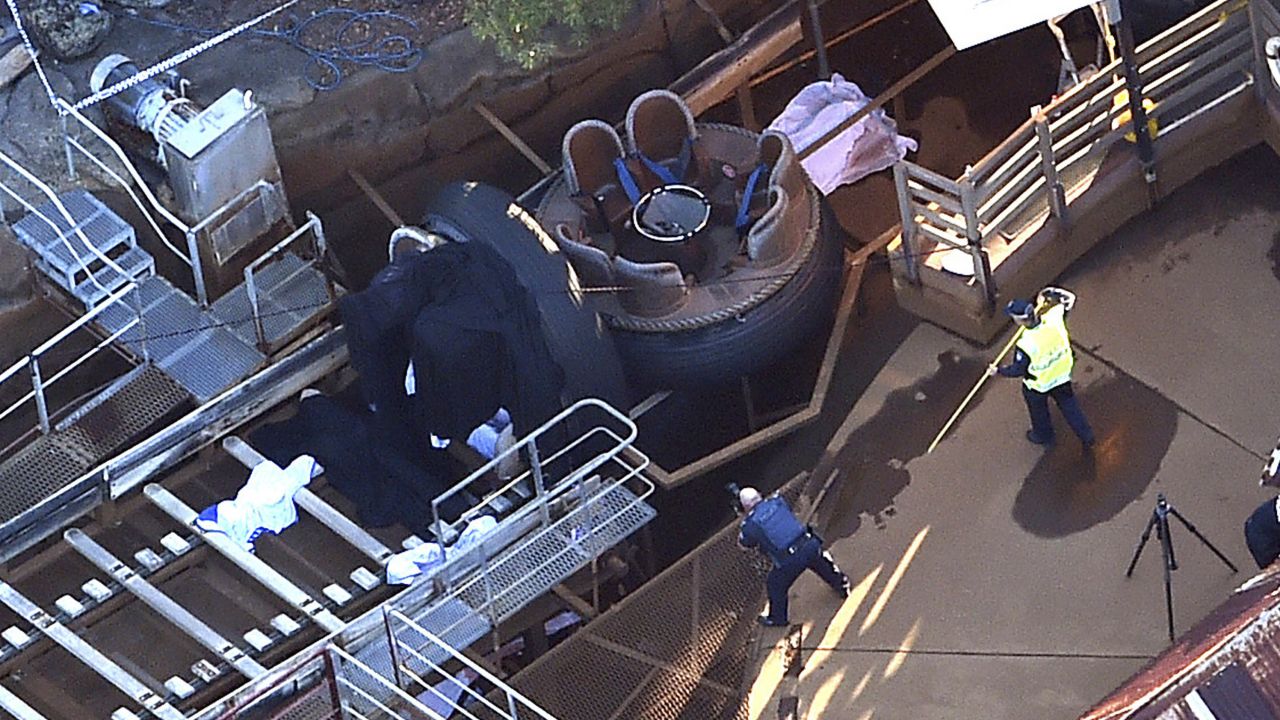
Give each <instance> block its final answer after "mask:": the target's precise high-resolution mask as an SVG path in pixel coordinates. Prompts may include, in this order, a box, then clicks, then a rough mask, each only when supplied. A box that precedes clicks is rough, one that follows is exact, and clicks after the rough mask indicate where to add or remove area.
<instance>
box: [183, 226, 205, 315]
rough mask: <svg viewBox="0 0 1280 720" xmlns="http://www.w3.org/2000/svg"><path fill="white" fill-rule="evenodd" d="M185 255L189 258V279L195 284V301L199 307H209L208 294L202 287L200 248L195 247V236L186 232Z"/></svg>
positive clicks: (202, 266) (202, 267) (202, 265)
mask: <svg viewBox="0 0 1280 720" xmlns="http://www.w3.org/2000/svg"><path fill="white" fill-rule="evenodd" d="M186 235H187V254H188V255H190V256H191V277H192V279H193V280H195V283H196V300H197V301H198V302H199V303H200V307H202V308H206V309H207V308H208V307H209V292H208V291H207V290H205V287H204V264H203V263H201V262H200V248H198V247H196V234H195V233H194V232H192V231H190V230H188V231H187V233H186Z"/></svg>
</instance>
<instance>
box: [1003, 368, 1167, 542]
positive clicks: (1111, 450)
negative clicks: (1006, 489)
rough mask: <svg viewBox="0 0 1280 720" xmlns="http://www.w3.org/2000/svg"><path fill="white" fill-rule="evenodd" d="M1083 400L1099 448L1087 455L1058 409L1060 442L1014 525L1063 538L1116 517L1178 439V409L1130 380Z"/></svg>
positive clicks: (1107, 383)
mask: <svg viewBox="0 0 1280 720" xmlns="http://www.w3.org/2000/svg"><path fill="white" fill-rule="evenodd" d="M1080 398H1081V404H1082V405H1083V407H1084V411H1085V414H1086V415H1087V416H1088V417H1089V421H1090V422H1091V423H1092V424H1093V426H1094V432H1096V433H1097V436H1098V444H1097V446H1096V447H1095V448H1094V451H1093V453H1092V455H1088V454H1085V453H1083V452H1082V451H1081V449H1080V444H1079V443H1078V442H1077V441H1076V439H1075V436H1074V435H1073V434H1072V433H1071V430H1070V429H1069V428H1067V427H1066V423H1064V422H1062V418H1061V416H1059V415H1057V414H1056V413H1057V411H1056V410H1055V411H1053V412H1054V425H1055V426H1056V429H1057V431H1058V440H1057V443H1056V444H1055V445H1054V446H1053V447H1051V448H1049V449H1048V450H1046V451H1045V453H1044V455H1043V456H1042V457H1041V458H1040V461H1039V462H1037V463H1036V466H1035V467H1034V468H1032V470H1031V473H1030V474H1029V475H1027V479H1026V482H1025V483H1023V486H1022V489H1021V490H1019V491H1018V496H1017V498H1016V499H1015V500H1014V504H1013V518H1014V520H1016V521H1017V523H1018V525H1020V526H1021V527H1023V528H1024V529H1026V530H1027V531H1028V532H1030V533H1032V534H1033V535H1038V536H1040V537H1063V536H1066V535H1070V534H1072V533H1077V532H1080V531H1082V530H1087V529H1089V528H1091V527H1093V526H1094V525H1097V524H1099V523H1102V522H1105V521H1107V520H1110V519H1111V518H1113V517H1115V516H1116V515H1117V514H1118V513H1119V512H1120V511H1121V510H1123V509H1124V508H1125V507H1126V506H1128V505H1129V504H1130V503H1132V502H1133V501H1134V500H1136V499H1137V498H1138V497H1139V496H1140V495H1142V492H1143V491H1144V490H1145V489H1146V487H1147V486H1148V485H1149V484H1151V481H1152V480H1154V479H1155V476H1156V472H1157V471H1158V470H1159V468H1160V463H1161V462H1162V461H1163V459H1164V456H1165V453H1166V452H1168V450H1169V445H1170V443H1172V442H1173V435H1174V432H1175V430H1176V429H1177V424H1178V409H1177V407H1176V406H1175V405H1174V404H1173V403H1172V402H1170V401H1169V400H1168V399H1166V398H1165V397H1163V396H1161V395H1160V394H1158V393H1156V392H1155V391H1154V390H1152V389H1151V388H1149V387H1147V386H1145V385H1143V384H1141V383H1139V382H1138V381H1136V380H1134V379H1133V378H1130V377H1127V376H1121V377H1116V378H1111V379H1107V380H1104V381H1101V382H1098V383H1095V384H1093V385H1092V386H1090V387H1089V388H1088V390H1087V391H1086V392H1084V393H1081V395H1080ZM1136 531H1137V529H1135V532H1136Z"/></svg>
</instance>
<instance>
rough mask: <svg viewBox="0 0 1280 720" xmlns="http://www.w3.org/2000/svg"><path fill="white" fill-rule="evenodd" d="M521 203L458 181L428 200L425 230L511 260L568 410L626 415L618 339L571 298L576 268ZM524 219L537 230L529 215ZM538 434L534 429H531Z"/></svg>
mask: <svg viewBox="0 0 1280 720" xmlns="http://www.w3.org/2000/svg"><path fill="white" fill-rule="evenodd" d="M513 205H516V201H515V198H513V197H511V196H510V195H508V194H507V193H505V192H503V191H502V190H499V189H498V188H495V187H492V186H490V185H484V184H480V183H455V184H451V185H448V186H446V187H444V188H442V189H441V190H440V191H439V192H437V193H436V194H434V195H433V196H432V197H431V198H430V199H429V200H428V202H427V210H426V214H425V216H424V217H423V220H422V226H423V227H424V228H425V229H426V230H428V231H430V232H434V233H438V234H440V235H443V236H444V237H447V238H449V239H450V240H452V241H454V242H480V243H484V244H485V245H487V246H489V247H491V248H493V249H494V250H496V251H497V253H498V254H499V255H500V256H501V257H502V258H503V259H504V260H506V261H507V264H508V265H510V267H511V269H512V272H514V273H515V275H516V278H517V279H518V280H519V282H520V284H521V285H523V286H524V288H525V289H526V290H527V291H528V292H529V293H530V294H531V295H532V296H533V298H534V302H535V303H536V304H537V306H538V311H539V314H540V315H541V319H542V327H543V331H544V333H545V336H546V341H547V347H548V349H549V350H550V351H551V355H552V357H553V358H554V359H555V361H556V363H557V364H559V365H560V367H561V368H563V369H564V374H565V388H564V392H563V395H562V398H561V400H562V401H563V403H564V404H565V405H566V406H567V405H569V404H572V403H573V402H575V401H577V400H580V399H582V398H587V397H594V398H600V399H602V400H605V401H606V402H608V403H609V404H611V405H613V406H614V407H615V408H617V409H619V410H621V411H622V412H624V413H625V412H626V411H627V409H628V408H629V407H630V405H629V404H627V403H628V400H629V393H628V392H627V383H626V376H625V375H624V374H623V371H622V363H621V361H620V360H619V359H618V353H617V350H616V349H615V347H614V342H613V338H612V336H611V335H610V333H609V332H608V330H607V329H606V328H605V327H604V325H603V323H602V322H601V321H600V319H599V318H598V317H597V315H596V314H595V313H594V312H592V311H591V310H590V309H589V308H587V307H586V306H585V305H584V304H582V303H581V302H579V298H575V297H574V296H573V295H572V294H571V293H570V292H569V265H568V261H567V260H566V259H565V256H564V255H563V254H561V253H560V251H559V250H558V249H557V248H556V246H555V243H553V242H552V241H551V239H550V238H548V237H546V236H545V234H543V235H542V236H541V237H540V236H539V233H538V232H535V230H534V229H532V228H530V227H529V225H526V224H525V222H522V221H521V219H520V218H518V217H512V215H511V213H510V212H509V210H510V208H511V207H512V206H513ZM525 218H526V219H527V221H528V222H529V223H532V224H533V225H534V227H537V225H536V221H535V220H534V219H533V216H532V215H530V214H527V213H526V214H525ZM530 429H532V428H530Z"/></svg>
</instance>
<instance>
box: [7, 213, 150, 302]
mask: <svg viewBox="0 0 1280 720" xmlns="http://www.w3.org/2000/svg"><path fill="white" fill-rule="evenodd" d="M59 204H60V205H61V208H60V207H59ZM64 209H65V210H66V214H65V215H64V213H63V212H62V210H64ZM67 215H69V216H70V217H71V219H72V220H73V221H74V223H69V222H68V221H67ZM13 234H14V235H15V236H16V237H17V240H18V242H19V243H21V244H22V245H24V246H26V247H27V248H29V249H30V250H31V251H32V252H33V253H35V266H36V268H37V269H38V270H40V271H41V272H42V273H44V274H45V275H46V276H47V277H48V278H49V279H50V280H52V281H53V282H54V283H55V284H56V285H58V287H61V288H62V289H63V290H65V291H66V292H67V293H68V294H69V295H71V296H72V297H74V298H76V299H77V300H79V301H80V302H81V304H82V305H83V306H84V309H85V310H86V311H88V310H92V309H93V308H95V307H97V305H98V303H100V302H102V301H103V300H105V299H107V298H108V297H110V296H111V294H112V293H114V292H115V291H117V290H119V289H121V288H123V287H124V286H125V285H126V284H128V283H129V282H130V281H134V280H141V279H143V278H147V277H151V276H152V275H155V270H156V263H155V259H154V258H152V257H151V254H150V253H148V252H147V251H146V250H143V249H142V248H141V247H139V246H138V238H137V235H136V234H135V233H134V230H133V227H131V226H130V225H129V224H128V223H126V222H125V221H124V220H122V219H120V216H119V215H116V214H115V213H114V212H112V211H111V209H110V208H108V207H107V206H106V205H103V204H102V201H100V200H98V199H97V198H96V197H94V196H93V195H91V194H89V192H88V191H86V190H82V189H76V190H72V191H70V192H67V193H63V194H62V195H59V196H58V198H57V201H56V202H55V200H53V199H50V200H49V201H48V202H47V203H45V204H44V205H42V206H40V207H38V208H36V209H35V211H34V212H30V213H28V214H27V215H26V216H25V217H23V218H22V219H21V220H19V221H18V222H16V223H14V224H13ZM108 260H110V262H108Z"/></svg>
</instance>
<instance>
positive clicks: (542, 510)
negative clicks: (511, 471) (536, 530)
mask: <svg viewBox="0 0 1280 720" xmlns="http://www.w3.org/2000/svg"><path fill="white" fill-rule="evenodd" d="M529 469H530V470H531V471H532V472H533V492H534V495H535V497H537V498H538V514H539V515H541V516H542V527H544V528H545V527H547V526H548V525H550V524H551V509H550V508H549V507H547V497H546V495H547V486H546V479H545V477H544V476H543V474H542V459H541V458H540V457H539V456H538V441H537V440H536V439H535V438H529Z"/></svg>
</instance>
